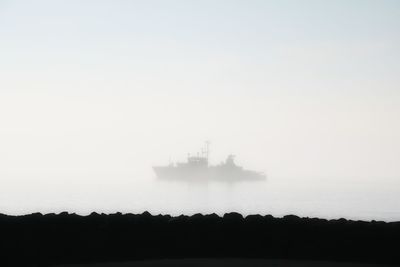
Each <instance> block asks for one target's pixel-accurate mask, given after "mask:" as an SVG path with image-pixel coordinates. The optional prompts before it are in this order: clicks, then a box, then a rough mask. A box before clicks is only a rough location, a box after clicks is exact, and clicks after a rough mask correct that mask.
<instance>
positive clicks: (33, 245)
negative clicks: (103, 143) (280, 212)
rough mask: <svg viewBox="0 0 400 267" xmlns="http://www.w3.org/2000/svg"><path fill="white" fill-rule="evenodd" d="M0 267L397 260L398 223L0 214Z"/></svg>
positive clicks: (397, 262) (399, 243)
mask: <svg viewBox="0 0 400 267" xmlns="http://www.w3.org/2000/svg"><path fill="white" fill-rule="evenodd" d="M0 237H1V239H0V251H1V254H0V255H1V259H0V265H1V266H12V265H15V266H23V265H25V266H50V265H57V264H70V263H95V262H115V261H119V262H121V261H132V260H154V259H182V258H186V259H187V258H209V259H210V258H211V259H213V258H214V259H216V258H220V259H223V258H244V259H246V258H248V259H250V258H251V259H281V260H282V259H283V260H296V261H303V260H304V261H306V260H307V261H309V260H313V261H331V262H353V263H377V264H394V265H400V253H399V251H400V222H391V223H386V222H376V221H372V222H365V221H350V220H345V219H339V220H325V219H316V218H299V217H297V216H293V215H289V216H285V217H283V218H274V217H272V216H260V215H250V216H247V217H245V218H243V217H242V216H241V215H240V214H237V213H229V214H225V215H224V216H223V217H219V216H217V215H215V214H211V215H193V216H179V217H171V216H168V215H158V216H152V215H151V214H149V213H147V212H145V213H143V214H139V215H134V214H120V213H116V214H109V215H105V214H96V213H92V214H91V215H89V216H79V215H76V214H68V213H65V212H64V213H61V214H58V215H56V214H46V215H42V214H31V215H24V216H7V215H0Z"/></svg>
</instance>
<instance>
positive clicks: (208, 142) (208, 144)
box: [205, 140, 211, 164]
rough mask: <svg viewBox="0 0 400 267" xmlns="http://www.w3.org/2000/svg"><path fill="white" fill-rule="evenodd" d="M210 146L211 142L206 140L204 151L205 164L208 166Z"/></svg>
mask: <svg viewBox="0 0 400 267" xmlns="http://www.w3.org/2000/svg"><path fill="white" fill-rule="evenodd" d="M210 144H211V142H210V141H208V140H207V141H206V150H205V154H206V160H207V164H208V157H209V155H210Z"/></svg>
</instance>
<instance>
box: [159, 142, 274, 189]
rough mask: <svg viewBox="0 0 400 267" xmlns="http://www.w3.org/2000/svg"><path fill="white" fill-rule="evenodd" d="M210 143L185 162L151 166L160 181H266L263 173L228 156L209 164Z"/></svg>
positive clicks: (188, 157) (189, 156)
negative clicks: (218, 162)
mask: <svg viewBox="0 0 400 267" xmlns="http://www.w3.org/2000/svg"><path fill="white" fill-rule="evenodd" d="M209 154H210V142H206V144H205V148H204V149H202V150H201V153H197V154H196V155H194V156H193V155H190V154H188V156H187V161H186V162H177V163H172V162H170V163H169V164H168V165H165V166H153V170H154V172H155V174H156V176H157V178H160V179H168V180H183V181H193V180H195V181H228V182H229V181H232V182H233V181H256V180H264V179H266V175H265V173H263V172H257V171H252V170H247V169H244V168H243V167H241V166H238V165H236V163H235V161H234V160H235V156H234V155H228V156H227V158H226V160H225V161H224V162H221V163H220V164H218V165H210V164H209Z"/></svg>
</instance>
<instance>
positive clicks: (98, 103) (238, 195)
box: [0, 1, 400, 220]
mask: <svg viewBox="0 0 400 267" xmlns="http://www.w3.org/2000/svg"><path fill="white" fill-rule="evenodd" d="M399 13H400V5H399V4H397V3H396V2H393V1H381V2H375V1H352V2H351V3H346V2H344V1H337V2H335V3H329V4H327V3H325V4H323V5H322V4H321V3H319V2H317V1H304V2H302V4H298V3H297V2H295V1H251V3H248V2H245V1H218V2H217V3H214V2H213V1H202V2H201V3H199V2H195V1H169V2H168V4H167V3H166V2H163V1H148V2H147V1H146V3H144V2H139V1H131V2H128V1H113V2H107V1H96V2H94V1H93V2H92V1H85V2H84V3H81V2H79V1H68V2H63V1H61V2H53V1H36V2H35V3H32V2H28V1H12V2H11V1H3V2H2V3H0V36H1V37H0V58H1V61H0V212H2V213H9V214H24V213H29V212H35V211H40V212H59V211H64V210H68V211H70V212H77V213H80V214H87V213H90V212H92V211H97V212H117V211H121V212H143V211H145V210H149V211H151V212H152V213H169V214H175V215H177V214H181V213H185V214H193V213H197V212H202V213H212V212H216V213H218V214H223V213H224V212H229V211H238V212H241V213H243V214H251V213H261V214H273V215H276V216H283V215H285V214H289V213H291V214H297V215H300V216H318V217H326V218H338V217H346V218H354V219H381V220H399V219H400V210H399V206H398V203H399V201H400V199H399V197H398V196H399V195H400V165H399V159H400V139H399V136H400V123H399V120H398V117H399V114H400V94H399V92H400V91H399V84H400V83H399V82H400V78H399V77H400V76H399V75H398V73H399V71H400V63H399V62H400V50H399V47H400V46H399V45H400V36H399V32H398V26H400V25H399V24H400V19H399V18H400V16H399ZM206 140H210V141H211V153H210V164H213V165H215V164H219V163H220V162H221V161H223V160H225V159H226V156H227V155H229V154H234V155H236V162H237V164H238V165H240V166H243V167H244V168H246V169H250V170H255V171H262V172H265V173H266V174H267V179H266V181H261V182H254V183H248V182H245V181H242V182H237V183H217V182H213V181H210V182H208V183H202V184H191V183H188V182H166V181H160V179H157V178H156V176H155V173H154V172H153V170H152V166H155V165H167V164H168V163H169V162H170V161H172V162H182V161H186V157H187V154H188V153H195V152H197V151H200V148H201V147H202V146H203V144H204V141H206Z"/></svg>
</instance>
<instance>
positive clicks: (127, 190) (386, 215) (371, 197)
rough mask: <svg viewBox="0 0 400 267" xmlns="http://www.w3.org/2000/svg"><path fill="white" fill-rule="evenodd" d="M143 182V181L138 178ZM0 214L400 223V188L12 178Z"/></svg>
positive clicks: (130, 177)
mask: <svg viewBox="0 0 400 267" xmlns="http://www.w3.org/2000/svg"><path fill="white" fill-rule="evenodd" d="M136 177H141V178H136ZM2 181H3V182H4V183H3V185H5V186H2V187H1V188H0V212H1V213H8V214H24V213H30V212H61V211H65V210H66V211H70V212H77V213H79V214H88V213H90V212H92V211H96V212H106V213H109V212H117V211H120V212H131V213H140V212H143V211H145V210H147V211H150V212H151V213H153V214H158V213H161V214H172V215H179V214H182V213H183V214H194V213H213V212H215V213H217V214H220V215H221V214H223V213H225V212H230V211H236V212H240V213H242V214H244V215H247V214H255V213H259V214H272V215H274V216H284V215H286V214H296V215H299V216H309V217H324V218H340V217H345V218H351V219H363V220H372V219H375V220H385V221H400V205H399V203H400V201H399V195H400V187H399V186H398V182H397V180H396V179H386V180H385V181H386V183H385V184H382V183H379V181H374V180H366V181H363V182H358V183H356V182H354V179H351V181H353V182H352V183H348V182H346V179H327V178H321V179H311V178H309V179H305V178H302V179H301V178H288V177H273V176H269V177H268V179H267V180H266V181H262V182H238V183H234V184H228V183H221V182H210V183H196V184H193V183H185V182H167V181H160V180H158V179H157V178H155V175H154V174H152V173H145V174H142V175H141V176H139V175H138V174H136V175H134V174H104V173H103V174H97V175H95V174H82V175H80V176H79V175H73V176H72V175H63V176H60V175H58V176H57V175H48V176H47V177H46V176H43V175H41V176H37V177H34V176H33V177H31V178H30V179H27V178H21V177H9V178H8V180H7V181H6V180H2Z"/></svg>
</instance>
